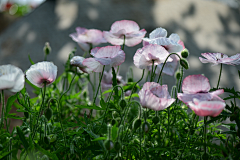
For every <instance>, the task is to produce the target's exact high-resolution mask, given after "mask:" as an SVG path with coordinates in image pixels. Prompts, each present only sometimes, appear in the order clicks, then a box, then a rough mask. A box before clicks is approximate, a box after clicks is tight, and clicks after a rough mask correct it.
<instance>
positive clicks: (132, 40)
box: [125, 29, 147, 47]
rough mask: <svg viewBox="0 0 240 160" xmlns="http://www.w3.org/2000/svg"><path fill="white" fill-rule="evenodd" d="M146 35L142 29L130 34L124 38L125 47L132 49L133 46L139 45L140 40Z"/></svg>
mask: <svg viewBox="0 0 240 160" xmlns="http://www.w3.org/2000/svg"><path fill="white" fill-rule="evenodd" d="M146 33H147V32H146V30H145V29H142V30H140V31H138V32H137V33H134V34H130V35H129V36H128V37H126V38H125V45H126V46H128V47H133V46H135V45H137V44H139V43H141V42H142V38H143V37H144V36H145V34H146Z"/></svg>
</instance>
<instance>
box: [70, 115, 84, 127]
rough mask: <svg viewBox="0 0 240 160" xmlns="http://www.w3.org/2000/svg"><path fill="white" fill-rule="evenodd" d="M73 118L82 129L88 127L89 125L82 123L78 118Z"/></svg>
mask: <svg viewBox="0 0 240 160" xmlns="http://www.w3.org/2000/svg"><path fill="white" fill-rule="evenodd" d="M73 118H74V119H75V120H76V121H77V123H78V125H81V126H82V127H87V125H86V124H84V123H83V122H81V121H80V120H79V118H78V117H75V116H73Z"/></svg>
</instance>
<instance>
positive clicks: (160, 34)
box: [149, 27, 167, 39]
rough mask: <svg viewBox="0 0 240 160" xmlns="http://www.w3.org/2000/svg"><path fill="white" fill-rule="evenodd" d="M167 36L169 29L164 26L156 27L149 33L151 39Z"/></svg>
mask: <svg viewBox="0 0 240 160" xmlns="http://www.w3.org/2000/svg"><path fill="white" fill-rule="evenodd" d="M166 36H167V30H166V29H164V28H161V27H160V28H156V29H155V30H153V31H152V32H151V33H150V34H149V38H150V39H154V38H158V37H166Z"/></svg>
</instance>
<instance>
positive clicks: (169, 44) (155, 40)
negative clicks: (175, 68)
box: [143, 27, 183, 53]
mask: <svg viewBox="0 0 240 160" xmlns="http://www.w3.org/2000/svg"><path fill="white" fill-rule="evenodd" d="M166 36H167V31H166V29H164V28H161V27H160V28H156V29H155V30H154V31H152V32H151V33H150V34H149V38H143V46H146V45H148V44H158V45H160V46H163V47H164V48H165V49H166V50H167V51H168V52H169V53H176V52H181V51H182V50H183V46H182V45H181V41H180V38H179V36H178V35H177V34H176V33H173V34H171V35H170V36H169V38H167V37H166Z"/></svg>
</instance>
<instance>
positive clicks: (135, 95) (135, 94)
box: [125, 93, 139, 99]
mask: <svg viewBox="0 0 240 160" xmlns="http://www.w3.org/2000/svg"><path fill="white" fill-rule="evenodd" d="M134 97H139V96H138V94H137V93H133V94H132V97H131V98H134ZM125 98H126V99H129V98H130V96H127V97H125Z"/></svg>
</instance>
